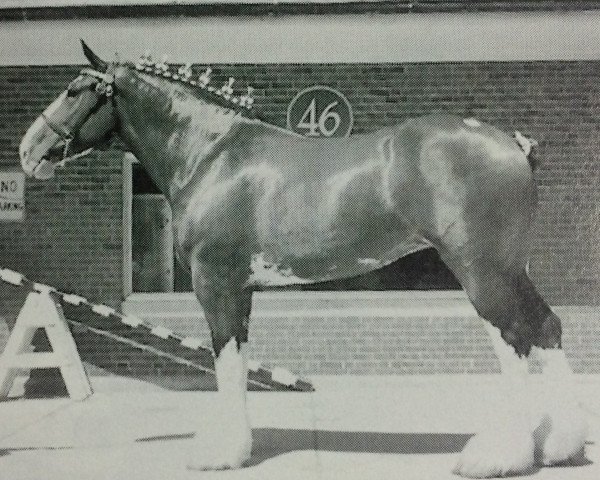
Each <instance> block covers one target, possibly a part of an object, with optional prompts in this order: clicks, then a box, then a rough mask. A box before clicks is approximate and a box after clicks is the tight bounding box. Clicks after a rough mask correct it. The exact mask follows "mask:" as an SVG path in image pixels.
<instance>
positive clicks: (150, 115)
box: [117, 74, 236, 198]
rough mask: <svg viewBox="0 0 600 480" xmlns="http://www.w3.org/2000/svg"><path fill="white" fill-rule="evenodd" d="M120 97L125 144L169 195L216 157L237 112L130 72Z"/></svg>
mask: <svg viewBox="0 0 600 480" xmlns="http://www.w3.org/2000/svg"><path fill="white" fill-rule="evenodd" d="M123 84H124V85H123V86H122V87H120V90H123V94H122V95H119V97H118V99H117V108H118V115H119V118H120V123H121V125H120V130H121V132H120V133H121V137H122V138H123V141H124V142H125V143H126V144H127V145H128V146H129V148H130V149H131V150H132V152H133V153H134V155H135V156H136V157H137V158H138V160H139V161H140V162H141V163H142V165H143V166H144V168H145V169H146V170H147V171H148V173H149V175H150V176H151V177H152V180H154V182H155V183H156V185H157V186H158V187H159V189H160V190H161V191H162V192H163V193H164V194H165V195H166V196H167V197H168V198H172V197H173V195H174V194H175V193H176V192H177V191H179V190H181V189H182V188H184V187H185V185H186V184H187V183H188V182H189V180H190V179H191V178H192V177H193V176H194V175H196V173H197V172H198V170H199V169H200V168H201V167H202V166H206V165H205V164H206V163H207V162H210V161H211V160H212V159H214V157H215V154H216V152H215V149H216V147H217V145H218V144H219V141H220V140H221V139H222V138H223V137H225V136H226V135H227V134H228V133H229V132H230V131H231V130H232V128H233V126H234V124H235V123H236V118H235V112H233V111H229V110H226V109H223V108H219V107H216V106H213V105H210V104H208V103H205V102H204V101H202V100H200V99H197V98H195V97H193V96H192V95H191V94H190V93H189V92H187V91H186V90H185V88H184V87H182V86H180V85H177V84H171V83H170V82H168V81H165V80H162V79H160V78H154V77H151V76H145V75H144V76H142V75H135V74H131V77H130V79H127V81H125V82H123Z"/></svg>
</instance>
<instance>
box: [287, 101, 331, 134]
mask: <svg viewBox="0 0 600 480" xmlns="http://www.w3.org/2000/svg"><path fill="white" fill-rule="evenodd" d="M337 104H338V102H331V103H330V104H329V105H327V106H326V107H325V110H323V111H322V112H321V115H319V120H318V121H317V99H316V98H313V99H312V102H310V105H309V106H308V108H307V109H306V110H305V111H304V113H303V114H302V118H301V119H300V121H299V122H298V125H297V126H298V128H307V129H308V132H306V135H307V136H309V137H319V136H321V135H323V136H324V137H331V136H332V135H333V134H334V133H335V131H336V130H337V129H338V127H339V126H340V121H341V119H340V116H339V114H338V113H337V112H333V111H332V109H334V108H335V107H336V105H337ZM328 121H329V123H331V121H333V125H332V126H330V127H329V128H327V123H328ZM317 130H318V131H317Z"/></svg>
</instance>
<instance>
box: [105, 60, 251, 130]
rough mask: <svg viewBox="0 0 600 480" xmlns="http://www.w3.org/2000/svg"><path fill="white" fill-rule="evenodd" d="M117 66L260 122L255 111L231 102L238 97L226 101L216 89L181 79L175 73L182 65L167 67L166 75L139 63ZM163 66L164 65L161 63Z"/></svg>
mask: <svg viewBox="0 0 600 480" xmlns="http://www.w3.org/2000/svg"><path fill="white" fill-rule="evenodd" d="M117 65H118V66H124V67H127V68H129V69H130V70H132V71H134V72H136V73H142V74H146V75H150V76H152V77H155V78H158V79H161V80H164V81H167V82H169V83H173V84H176V85H177V86H180V87H183V88H184V90H185V91H186V93H188V94H190V95H191V96H192V97H193V98H197V99H199V100H203V101H205V102H207V103H209V104H213V105H216V106H219V107H221V108H225V109H228V110H233V111H235V112H236V113H238V114H240V115H241V116H243V117H246V118H249V119H257V120H260V117H259V115H258V114H257V113H256V111H255V110H253V109H251V108H247V107H245V106H242V105H240V103H236V102H234V101H232V99H233V98H237V99H238V101H239V97H231V99H226V98H224V97H223V96H221V95H219V94H217V93H216V92H217V89H213V90H212V91H211V90H210V89H209V88H205V87H202V86H200V85H198V84H196V85H194V84H193V83H192V81H191V80H184V79H183V78H181V77H180V76H179V75H178V74H177V73H176V72H177V71H178V69H180V68H181V67H182V65H167V70H166V71H165V72H166V74H165V73H163V72H159V71H157V69H156V68H153V67H151V66H146V67H145V68H144V69H140V68H139V66H140V63H139V62H138V63H137V64H134V63H132V62H119V63H118V64H117ZM153 65H154V64H153ZM155 65H158V64H155ZM163 65H166V64H164V63H163Z"/></svg>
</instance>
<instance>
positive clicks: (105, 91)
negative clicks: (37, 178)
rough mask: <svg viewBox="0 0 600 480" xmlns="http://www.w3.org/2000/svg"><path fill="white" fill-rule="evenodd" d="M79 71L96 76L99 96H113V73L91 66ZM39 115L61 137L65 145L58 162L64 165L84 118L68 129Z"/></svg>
mask: <svg viewBox="0 0 600 480" xmlns="http://www.w3.org/2000/svg"><path fill="white" fill-rule="evenodd" d="M80 73H81V75H88V76H90V77H94V78H97V79H98V80H100V82H98V84H96V93H98V94H99V95H100V96H105V97H106V98H111V97H112V96H113V94H114V82H115V77H114V75H113V74H110V73H102V72H99V71H97V70H93V69H91V68H84V69H83V70H81V72H80ZM40 116H41V117H42V119H43V120H44V122H46V125H48V127H49V128H50V130H52V131H53V132H54V133H56V134H57V135H58V136H59V137H60V138H61V139H62V141H63V142H64V143H65V146H64V149H63V155H62V160H61V161H60V162H59V165H64V164H65V162H66V161H67V159H68V158H69V149H70V147H71V142H72V141H73V140H74V139H75V135H76V133H77V130H78V129H79V128H80V127H81V125H83V124H84V123H85V119H84V121H83V122H81V125H77V124H76V125H74V126H73V128H72V129H69V128H68V127H66V126H65V125H61V124H58V123H56V122H54V121H52V120H50V119H49V118H48V117H47V116H46V115H45V114H44V113H42V114H41V115H40ZM90 150H91V148H90V149H87V150H84V151H83V152H81V153H79V154H77V155H75V156H73V157H70V159H73V160H74V159H75V158H78V157H81V156H83V155H85V154H87V153H88V152H89V151H90Z"/></svg>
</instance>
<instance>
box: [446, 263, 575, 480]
mask: <svg viewBox="0 0 600 480" xmlns="http://www.w3.org/2000/svg"><path fill="white" fill-rule="evenodd" d="M442 256H444V255H442ZM445 260H446V262H447V263H448V265H449V266H450V267H451V268H452V269H453V271H454V272H455V274H456V275H457V277H458V278H459V280H460V281H461V283H462V285H463V287H464V288H465V290H466V292H467V294H468V296H469V298H470V300H471V302H472V303H473V305H474V306H475V308H476V310H477V312H478V313H479V315H480V316H481V317H483V318H484V319H485V320H487V322H484V323H485V325H486V328H487V330H488V332H489V334H490V337H491V339H492V344H493V347H494V351H495V353H496V355H497V357H498V359H499V361H500V365H501V369H502V377H503V378H504V382H503V389H504V391H503V392H502V393H503V395H504V396H505V398H506V399H510V401H509V402H502V403H499V405H500V406H499V407H498V408H499V409H500V410H502V411H498V412H496V418H495V420H496V421H493V422H490V424H489V425H488V426H487V427H486V429H485V430H484V431H482V432H480V433H479V434H478V435H476V436H474V437H473V438H472V439H471V440H470V441H469V443H468V444H467V445H466V446H465V449H464V450H463V453H462V454H461V458H460V460H459V462H458V465H457V467H456V470H455V472H456V473H458V474H461V475H463V476H467V477H478V478H482V477H493V476H500V475H507V474H511V473H512V474H514V473H523V472H527V471H528V470H530V469H531V468H533V467H534V464H535V463H536V461H537V460H539V461H541V462H543V463H545V464H551V463H556V462H559V461H564V460H567V459H569V458H571V457H573V456H575V455H576V454H578V453H579V451H580V450H581V448H582V446H583V442H584V440H585V433H584V431H583V430H582V428H581V426H582V425H584V424H583V423H582V421H583V420H581V421H576V422H574V423H572V424H571V425H567V424H565V422H564V421H562V417H564V416H565V415H564V414H565V413H567V412H566V411H565V410H558V411H556V410H555V411H554V412H550V411H548V409H547V408H545V406H544V405H542V404H541V402H540V401H539V400H540V399H538V400H537V401H534V395H533V391H532V389H531V384H530V380H529V378H528V365H527V357H528V355H529V354H530V352H531V350H532V348H534V347H535V348H537V350H538V351H541V352H546V354H547V355H549V356H550V358H555V357H560V356H562V358H563V359H564V356H563V354H562V349H561V348H560V340H561V327H560V320H559V319H558V317H557V316H556V315H555V314H554V313H552V311H551V310H550V308H549V307H548V305H547V304H546V303H545V302H544V301H543V299H542V298H541V297H540V296H539V294H538V293H537V292H536V291H535V288H534V287H533V285H532V283H531V281H530V280H529V278H528V277H527V274H526V272H525V269H524V268H517V269H514V268H503V267H502V266H501V265H500V264H499V263H498V262H494V261H488V260H484V259H481V258H479V259H477V260H475V261H470V262H459V261H457V259H455V258H448V256H447V255H446V258H445ZM488 322H489V323H488ZM555 363H556V362H555ZM563 368H564V365H563ZM552 393H553V395H554V398H556V395H557V392H552ZM548 394H549V392H544V393H543V395H542V396H541V398H543V397H547V396H548ZM564 408H566V409H569V411H568V416H569V417H570V418H573V417H574V416H578V414H577V413H575V414H573V412H574V411H575V410H577V408H576V406H575V405H569V406H566V405H564ZM557 415H558V416H561V418H555V417H556V416H557ZM582 435H583V436H582ZM538 456H539V458H538Z"/></svg>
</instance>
